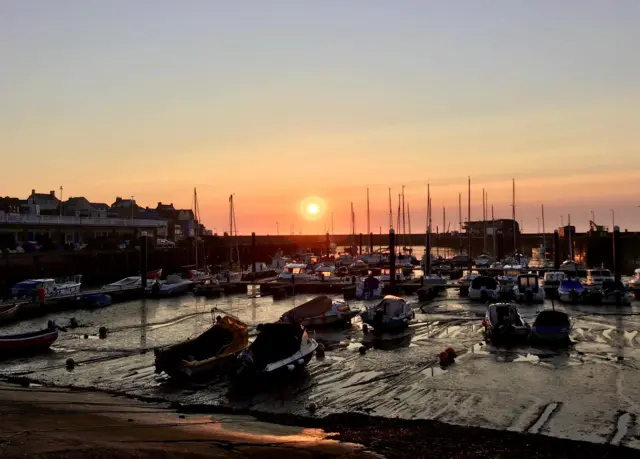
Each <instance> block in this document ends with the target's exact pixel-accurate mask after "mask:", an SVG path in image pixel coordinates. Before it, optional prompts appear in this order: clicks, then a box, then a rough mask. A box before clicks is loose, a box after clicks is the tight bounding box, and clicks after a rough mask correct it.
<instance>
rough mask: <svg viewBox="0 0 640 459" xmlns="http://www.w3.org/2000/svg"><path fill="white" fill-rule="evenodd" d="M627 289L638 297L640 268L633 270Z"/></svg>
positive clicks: (639, 293) (639, 291) (639, 295)
mask: <svg viewBox="0 0 640 459" xmlns="http://www.w3.org/2000/svg"><path fill="white" fill-rule="evenodd" d="M629 290H631V292H632V293H633V294H634V295H635V296H636V298H639V297H640V268H638V269H636V270H635V271H634V273H633V279H631V280H630V281H629Z"/></svg>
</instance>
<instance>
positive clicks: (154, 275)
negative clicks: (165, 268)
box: [147, 268, 162, 279]
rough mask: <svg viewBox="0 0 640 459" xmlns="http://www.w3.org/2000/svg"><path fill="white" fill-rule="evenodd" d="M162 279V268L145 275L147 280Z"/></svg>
mask: <svg viewBox="0 0 640 459" xmlns="http://www.w3.org/2000/svg"><path fill="white" fill-rule="evenodd" d="M161 277H162V268H160V269H156V270H153V271H149V272H148V273H147V279H160V278H161Z"/></svg>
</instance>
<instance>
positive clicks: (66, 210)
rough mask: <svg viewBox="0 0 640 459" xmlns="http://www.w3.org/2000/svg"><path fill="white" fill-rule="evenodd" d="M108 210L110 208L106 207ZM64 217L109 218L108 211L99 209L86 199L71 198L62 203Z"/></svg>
mask: <svg viewBox="0 0 640 459" xmlns="http://www.w3.org/2000/svg"><path fill="white" fill-rule="evenodd" d="M105 206H106V204H105ZM106 207H107V209H108V207H109V206H106ZM61 213H62V215H65V216H70V217H86V218H107V210H105V209H104V208H97V207H96V206H94V205H93V204H91V203H90V202H89V200H88V199H87V198H85V197H82V196H81V197H78V198H69V199H67V200H66V201H64V202H63V203H62V212H61Z"/></svg>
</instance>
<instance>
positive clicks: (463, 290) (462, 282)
mask: <svg viewBox="0 0 640 459" xmlns="http://www.w3.org/2000/svg"><path fill="white" fill-rule="evenodd" d="M478 276H480V273H479V272H477V271H471V272H470V273H467V274H465V275H464V276H462V277H461V278H460V279H458V285H459V286H460V296H466V295H467V294H468V293H469V287H471V282H473V279H475V278H476V277H478Z"/></svg>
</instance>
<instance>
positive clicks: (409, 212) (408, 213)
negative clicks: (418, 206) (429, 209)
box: [407, 202, 411, 245]
mask: <svg viewBox="0 0 640 459" xmlns="http://www.w3.org/2000/svg"><path fill="white" fill-rule="evenodd" d="M407 222H408V223H409V245H411V210H409V203H408V202H407Z"/></svg>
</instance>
